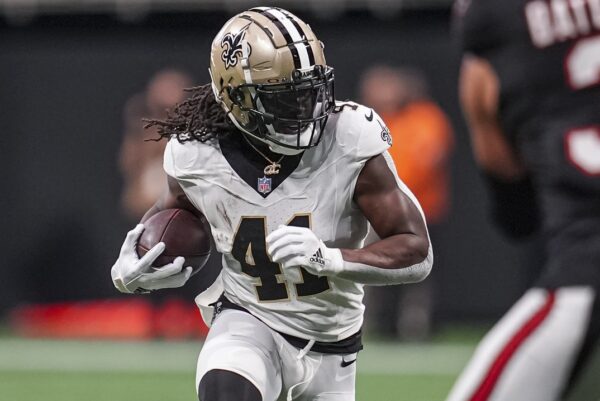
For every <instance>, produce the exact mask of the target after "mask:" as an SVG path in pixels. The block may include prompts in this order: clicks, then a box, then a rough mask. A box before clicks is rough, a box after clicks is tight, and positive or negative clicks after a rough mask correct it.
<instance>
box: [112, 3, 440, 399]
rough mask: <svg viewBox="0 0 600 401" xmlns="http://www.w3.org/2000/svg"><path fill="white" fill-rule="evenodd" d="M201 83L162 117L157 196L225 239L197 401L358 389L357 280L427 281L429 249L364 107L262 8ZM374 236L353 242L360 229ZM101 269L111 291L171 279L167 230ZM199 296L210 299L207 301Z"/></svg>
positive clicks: (232, 25) (227, 33) (305, 36)
mask: <svg viewBox="0 0 600 401" xmlns="http://www.w3.org/2000/svg"><path fill="white" fill-rule="evenodd" d="M210 76H211V81H212V82H211V84H210V85H206V86H202V87H199V88H196V89H194V93H193V96H192V97H191V98H190V99H189V100H188V101H186V102H184V103H182V104H180V105H179V106H178V107H176V108H175V109H174V110H173V111H172V112H171V113H170V115H169V117H168V119H167V120H166V121H152V122H151V123H150V124H151V125H158V127H159V132H160V135H162V136H163V137H166V138H170V141H169V142H168V145H167V148H166V151H165V156H164V168H165V171H166V172H167V174H168V176H169V178H168V188H167V189H166V191H165V194H164V196H163V197H162V198H161V199H159V200H158V202H157V203H156V205H155V206H154V207H153V208H151V209H150V210H149V211H148V213H146V215H145V216H144V218H143V219H142V223H143V221H145V220H146V219H147V218H148V217H149V216H151V215H153V214H154V213H156V212H158V211H159V210H163V209H166V208H185V209H188V210H191V211H194V212H195V213H198V214H201V215H203V216H205V218H206V219H207V220H208V222H209V224H210V227H211V230H212V235H213V237H214V241H215V243H216V248H217V250H218V251H219V252H220V253H222V254H223V270H222V272H221V276H220V277H219V279H218V280H217V281H216V282H215V283H214V284H213V285H212V286H211V287H210V288H209V289H208V290H207V291H206V292H204V293H202V294H200V295H199V296H198V297H197V298H196V301H197V303H198V304H199V306H200V307H201V310H202V311H203V316H204V317H205V318H208V319H210V320H211V321H212V325H211V328H210V332H209V335H208V337H207V339H206V342H205V343H204V346H203V348H202V351H201V353H200V356H199V358H198V366H197V376H196V385H197V389H198V396H199V399H200V400H202V401H243V400H247V401H275V400H277V399H283V400H285V399H287V400H292V399H293V400H307V401H308V400H315V399H319V400H339V401H351V400H354V383H355V372H356V363H355V361H356V357H357V352H358V351H359V350H360V349H361V348H362V345H361V326H362V322H363V309H364V306H363V304H362V298H363V285H364V284H372V285H389V284H403V283H412V282H418V281H421V280H423V279H424V278H425V277H426V276H427V275H428V273H429V271H430V269H431V266H432V249H431V245H430V243H429V237H428V234H427V229H426V225H425V219H424V217H423V213H422V210H421V208H420V206H419V204H418V202H417V201H416V199H415V198H414V196H413V195H412V194H411V192H410V191H409V190H408V188H406V186H405V185H404V184H403V183H402V182H401V181H400V180H399V179H398V177H397V175H396V173H395V171H396V170H395V168H394V166H393V164H392V161H391V159H390V157H389V155H388V153H387V149H388V148H389V146H390V145H391V138H390V133H389V131H388V129H387V128H386V126H385V125H384V123H383V122H382V120H381V119H380V118H379V116H378V115H377V114H376V113H375V112H374V111H373V110H371V109H368V108H366V107H363V106H360V105H358V104H355V103H351V102H336V100H335V98H334V73H333V68H331V67H330V66H328V65H327V64H326V62H325V57H324V53H323V44H322V43H321V42H320V41H319V40H318V39H317V37H316V36H315V34H314V33H313V32H312V30H311V28H310V27H309V26H308V25H307V24H305V23H304V22H303V21H302V20H300V19H299V18H297V17H296V16H294V15H292V14H290V13H289V12H287V11H285V10H282V9H280V8H273V7H259V8H253V9H251V10H248V11H246V12H243V13H241V14H238V15H236V16H235V17H233V18H232V19H230V20H229V21H228V22H227V23H226V24H225V26H224V27H223V28H222V29H221V31H220V32H219V33H218V34H217V36H216V38H215V39H214V41H213V44H212V49H211V57H210ZM370 227H371V228H372V230H373V231H374V233H376V234H377V236H378V237H379V238H376V240H375V241H374V242H371V243H368V244H365V243H364V241H365V237H366V236H367V233H368V230H369V228H370ZM143 229H144V228H143V225H139V226H138V227H136V228H135V229H134V230H132V231H131V232H130V233H129V234H128V235H127V238H126V240H125V243H124V245H123V249H122V253H121V255H120V257H119V259H118V260H117V262H116V263H115V265H114V267H113V269H112V277H113V280H114V283H115V286H116V287H117V288H118V289H120V290H121V291H123V292H128V293H132V292H144V291H148V290H153V289H159V288H167V287H177V286H181V285H183V284H184V283H185V281H186V280H187V279H188V278H189V274H190V269H189V268H183V266H184V264H185V263H184V261H183V260H182V259H181V258H179V259H177V260H176V261H175V262H173V263H172V264H171V265H168V266H166V267H163V268H161V269H160V270H156V271H154V270H153V269H152V268H151V267H150V265H151V263H152V259H153V258H154V257H155V256H156V255H158V254H159V253H160V252H161V251H162V249H163V248H164V246H163V245H161V244H159V245H157V246H156V247H155V249H153V250H151V251H150V252H149V253H148V254H149V255H150V256H145V257H143V258H142V259H141V260H140V259H138V258H137V257H135V256H132V254H133V253H132V251H131V250H132V249H133V247H134V246H135V242H136V239H137V238H138V237H139V235H140V234H141V232H142V231H143ZM211 306H213V307H214V310H212V311H211Z"/></svg>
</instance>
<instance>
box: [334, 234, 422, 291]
mask: <svg viewBox="0 0 600 401" xmlns="http://www.w3.org/2000/svg"><path fill="white" fill-rule="evenodd" d="M341 255H342V258H343V259H344V261H343V263H342V267H341V269H340V270H339V271H338V272H337V276H338V277H340V278H343V279H345V280H350V281H354V282H357V283H362V284H369V285H391V284H408V283H418V282H419V281H423V280H424V279H425V278H426V277H427V276H428V275H429V272H430V271H431V268H432V266H433V250H432V248H431V245H430V244H429V241H428V240H427V239H424V238H422V237H419V236H417V235H413V234H399V235H394V236H392V237H388V238H386V239H383V240H380V241H378V242H375V243H373V244H371V245H369V246H367V247H365V248H363V249H357V250H351V249H342V250H341Z"/></svg>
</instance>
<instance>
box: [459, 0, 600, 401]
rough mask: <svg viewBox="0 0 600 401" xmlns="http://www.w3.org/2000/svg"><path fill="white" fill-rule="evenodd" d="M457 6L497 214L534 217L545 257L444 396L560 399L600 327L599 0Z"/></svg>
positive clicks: (529, 222)
mask: <svg viewBox="0 0 600 401" xmlns="http://www.w3.org/2000/svg"><path fill="white" fill-rule="evenodd" d="M456 11H457V14H458V16H459V19H458V23H459V27H460V32H461V35H460V37H461V42H462V46H463V52H464V57H463V65H462V69H461V83H460V92H461V93H460V95H461V103H462V106H463V109H464V112H465V116H466V118H467V122H468V124H469V128H470V132H471V139H472V144H473V149H474V152H475V157H476V159H477V162H478V164H479V165H480V167H481V169H482V171H483V173H484V175H485V176H486V178H487V181H488V183H489V187H490V189H491V193H492V194H493V199H494V208H493V211H494V217H495V220H496V222H497V223H498V224H499V225H500V226H501V227H502V228H503V230H504V231H506V232H507V233H508V234H510V235H512V236H521V235H526V234H529V233H531V232H532V231H534V230H535V229H536V228H537V226H538V225H539V224H538V222H540V221H541V223H542V228H543V235H544V238H545V240H546V255H545V257H546V260H547V263H546V267H545V269H544V271H543V273H542V274H541V276H540V277H539V278H538V280H537V282H536V284H535V286H534V287H533V288H531V289H530V290H528V291H527V292H526V293H525V295H524V296H523V297H522V298H521V299H520V300H519V301H518V302H517V303H516V304H515V305H514V306H513V308H512V309H511V310H510V311H509V312H508V313H507V314H506V315H505V316H504V317H503V319H502V320H501V321H500V322H499V323H498V324H497V325H496V326H495V327H494V328H493V329H492V331H491V332H490V333H489V334H488V335H487V336H486V337H485V339H484V340H483V341H482V342H481V344H480V345H479V347H478V349H477V351H476V353H475V355H474V357H473V359H472V361H471V362H470V363H469V365H468V366H467V368H466V369H465V371H464V372H463V374H462V375H461V377H460V378H459V380H458V382H457V383H456V384H455V386H454V388H453V390H452V392H451V394H450V395H449V397H448V401H459V400H460V401H465V400H469V401H483V400H494V401H500V400H510V401H519V400H526V401H552V400H558V399H560V398H561V396H562V395H564V394H565V392H566V391H568V389H569V388H570V386H571V384H572V383H573V382H574V379H575V378H576V377H577V374H578V372H579V371H580V370H581V368H582V367H585V363H586V360H585V357H586V356H587V355H589V349H590V348H591V347H592V346H593V345H594V344H595V343H596V341H597V338H598V332H599V326H600V316H599V309H600V306H599V301H598V291H599V290H600V0H535V1H526V0H502V1H498V0H473V1H472V2H468V1H459V2H458V3H457V4H456ZM536 198H537V202H536ZM536 204H539V206H540V207H539V213H538V208H536ZM538 216H539V217H538Z"/></svg>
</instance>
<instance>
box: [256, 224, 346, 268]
mask: <svg viewBox="0 0 600 401" xmlns="http://www.w3.org/2000/svg"><path fill="white" fill-rule="evenodd" d="M266 241H267V252H268V253H269V255H271V259H272V260H273V262H276V263H280V264H281V265H282V266H283V268H288V267H293V266H301V267H303V268H304V269H306V270H307V271H308V272H309V273H312V274H314V275H317V276H334V275H336V274H338V273H339V272H341V271H342V270H343V268H344V259H343V258H342V252H341V251H340V250H339V249H337V248H328V247H327V246H325V244H324V243H323V241H321V240H320V239H319V238H317V236H316V235H315V234H314V233H313V232H312V231H311V230H310V229H308V228H304V227H292V226H279V228H278V229H277V230H275V231H273V232H272V233H271V234H269V235H268V236H267V238H266Z"/></svg>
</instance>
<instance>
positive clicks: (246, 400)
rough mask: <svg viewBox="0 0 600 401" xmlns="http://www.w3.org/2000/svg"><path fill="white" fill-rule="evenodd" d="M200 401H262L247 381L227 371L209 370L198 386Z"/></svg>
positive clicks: (256, 390) (252, 385) (258, 393)
mask: <svg viewBox="0 0 600 401" xmlns="http://www.w3.org/2000/svg"><path fill="white" fill-rule="evenodd" d="M198 399H199V400H200V401H262V397H261V395H260V391H258V389H257V388H256V386H254V384H252V383H251V382H250V381H249V380H248V379H246V378H245V377H243V376H240V375H238V374H237V373H234V372H230V371H228V370H221V369H213V370H209V371H208V372H207V373H206V374H205V375H204V376H202V379H201V380H200V384H199V385H198Z"/></svg>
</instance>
